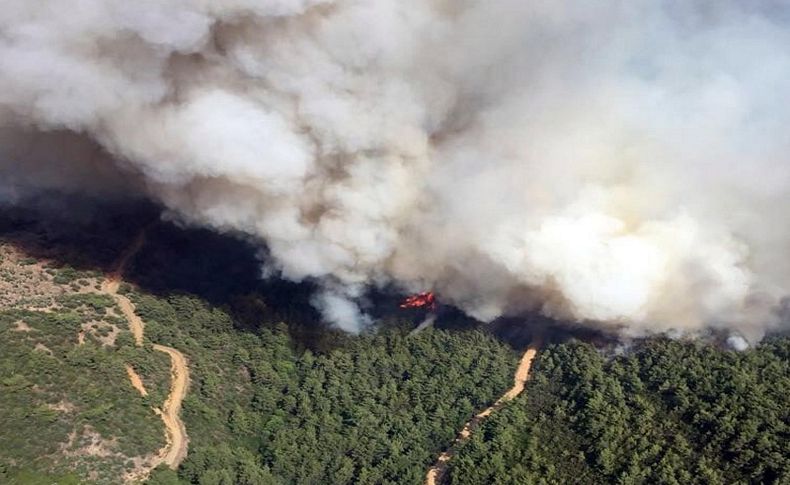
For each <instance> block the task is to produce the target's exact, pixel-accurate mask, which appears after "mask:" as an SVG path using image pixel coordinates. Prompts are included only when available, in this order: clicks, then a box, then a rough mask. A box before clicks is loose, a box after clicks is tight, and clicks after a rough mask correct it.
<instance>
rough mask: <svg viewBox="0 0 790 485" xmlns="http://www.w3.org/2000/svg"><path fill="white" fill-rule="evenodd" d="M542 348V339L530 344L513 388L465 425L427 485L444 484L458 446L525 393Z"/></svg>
mask: <svg viewBox="0 0 790 485" xmlns="http://www.w3.org/2000/svg"><path fill="white" fill-rule="evenodd" d="M540 346H541V340H540V339H535V340H534V341H532V342H530V344H529V347H527V350H526V351H524V354H523V355H522V356H521V360H520V361H519V363H518V367H517V368H516V373H515V375H514V376H513V387H511V388H510V389H508V390H507V392H506V393H504V394H503V395H502V396H501V397H500V398H499V399H497V401H496V402H495V403H494V404H493V405H492V406H490V407H488V408H486V409H484V410H483V411H481V412H480V413H478V414H476V415H475V416H474V417H473V418H472V419H470V420H469V421H467V422H466V423H465V424H464V427H463V428H461V431H460V432H459V433H458V436H457V437H456V438H455V441H453V443H452V444H451V445H450V447H449V448H447V449H446V450H445V451H443V452H442V454H441V455H439V458H438V459H437V460H436V463H435V464H434V465H433V466H432V467H431V468H430V469H429V470H428V474H427V475H426V476H425V485H438V484H440V483H442V480H443V479H444V474H445V473H446V472H447V466H448V464H449V461H450V459H451V458H452V457H453V455H455V452H456V450H457V447H458V445H460V444H461V443H463V442H465V441H466V440H468V439H469V437H470V436H472V433H473V432H474V431H475V429H477V427H478V425H480V422H481V421H483V420H484V419H485V418H486V417H487V416H488V415H489V414H491V413H493V412H495V411H496V410H498V409H499V408H501V407H502V406H504V405H505V403H506V402H508V401H510V400H511V399H513V398H515V397H516V396H518V395H519V394H521V393H522V392H523V391H524V385H525V384H526V382H527V379H529V370H530V368H531V367H532V361H533V360H534V359H535V355H537V353H538V349H539V348H540Z"/></svg>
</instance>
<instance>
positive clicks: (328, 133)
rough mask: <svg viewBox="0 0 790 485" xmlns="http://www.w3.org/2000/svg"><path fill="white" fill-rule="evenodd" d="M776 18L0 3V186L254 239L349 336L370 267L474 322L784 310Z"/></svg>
mask: <svg viewBox="0 0 790 485" xmlns="http://www.w3.org/2000/svg"><path fill="white" fill-rule="evenodd" d="M601 11H605V12H608V14H607V15H601V14H600V12H601ZM788 18H790V14H788V9H787V7H786V5H784V4H783V3H782V2H776V1H771V2H762V3H760V4H759V5H758V4H747V3H744V2H740V1H736V0H726V1H720V2H710V1H705V0H699V1H696V0H695V1H692V2H675V1H670V2H657V3H656V2H647V1H637V2H625V3H624V2H619V1H606V2H604V3H601V4H596V5H595V6H592V5H579V4H576V3H573V2H551V3H546V2H522V1H517V0H495V1H486V2H481V1H467V2H447V1H444V0H429V1H425V0H407V1H404V0H382V1H376V2H355V1H353V2H352V1H345V0H337V1H331V0H329V1H328V0H283V1H276V2H274V1H260V2H253V1H247V0H238V1H233V2H222V1H212V0H204V1H200V2H184V1H181V0H166V1H160V2H153V3H152V2H142V3H140V2H132V3H130V2H125V1H120V0H85V1H81V2H79V3H78V6H76V7H75V6H74V5H72V4H71V3H64V2H58V1H54V0H37V1H28V2H21V1H14V2H11V5H9V8H5V9H3V12H2V13H0V31H2V36H0V201H2V202H3V203H5V204H14V203H20V202H21V201H24V200H26V198H28V197H31V196H34V195H36V194H37V195H38V196H41V194H47V193H50V192H52V191H57V192H61V193H75V192H77V193H82V194H89V195H90V196H91V197H98V198H103V199H106V200H109V199H114V198H121V199H124V198H126V199H129V198H131V199H134V198H143V199H149V200H152V201H154V202H155V203H157V204H161V205H162V206H164V207H165V208H166V209H167V214H166V218H167V219H169V220H174V221H178V222H179V223H181V224H187V225H193V226H198V227H206V228H211V229H213V230H216V231H219V232H230V233H233V234H240V235H243V237H245V238H248V239H249V240H251V241H254V242H255V243H256V244H258V245H259V247H261V248H265V251H266V258H264V259H265V260H264V262H262V263H261V266H262V273H263V274H264V275H265V276H279V277H282V278H285V279H287V280H290V281H295V282H299V281H309V282H311V283H315V285H316V286H317V288H318V290H317V293H316V294H315V296H314V297H313V298H312V304H313V305H314V306H315V307H316V308H317V309H318V310H319V311H320V312H321V313H322V315H323V318H324V319H325V320H327V321H329V322H331V323H333V324H334V325H336V326H337V327H339V328H342V329H344V330H347V331H350V332H359V331H361V330H363V329H364V328H366V327H368V326H370V325H372V324H373V323H374V321H373V318H371V316H370V315H369V314H368V312H366V311H365V310H364V308H365V301H366V296H367V294H368V292H369V291H370V290H371V289H374V290H375V289H377V288H383V287H393V286H394V287H397V288H399V289H400V290H401V291H403V292H404V293H409V292H414V291H419V290H420V289H421V288H431V289H432V290H433V291H436V292H437V294H440V295H441V296H442V300H443V302H445V303H447V304H448V305H454V306H456V307H458V308H460V309H462V310H463V311H464V312H465V313H467V314H468V315H470V316H471V317H473V318H476V319H478V320H480V321H483V322H490V321H493V320H495V319H497V318H499V317H503V316H504V317H509V316H518V315H524V314H529V313H533V312H538V313H540V314H542V315H545V316H548V317H552V318H557V319H561V320H566V321H572V322H576V323H577V324H580V325H586V326H588V327H590V328H605V329H609V330H611V331H616V332H620V333H621V334H622V335H627V336H640V335H646V334H651V333H664V332H670V333H675V334H678V335H696V334H700V333H705V332H707V331H709V330H710V329H714V330H716V331H721V332H725V333H729V334H731V335H732V336H733V338H735V339H740V340H739V341H744V342H746V341H748V342H752V343H754V342H757V341H759V340H760V339H761V338H762V337H763V336H764V335H765V334H766V333H768V332H772V331H781V330H783V329H786V328H787V318H786V314H787V312H786V310H784V306H785V301H786V297H787V295H788V293H790V262H788V260H787V258H785V257H784V256H785V249H786V247H787V245H788V243H790V229H788V228H786V227H785V225H784V224H782V223H780V222H779V221H783V220H785V219H786V216H787V208H788V207H790V164H788V163H787V153H788V146H787V145H788V143H787V137H786V135H785V132H786V125H787V121H788V116H789V115H788V111H787V110H786V109H785V108H784V106H786V105H787V104H788V103H787V101H788V100H787V98H788V96H790V76H788V75H787V74H788V72H790V55H788V53H787V49H786V48H785V46H786V45H787V41H788V37H790V34H788V29H787V24H788V22H789V21H788ZM44 197H46V195H44ZM61 210H68V208H61ZM433 304H434V303H433V302H429V303H428V305H433Z"/></svg>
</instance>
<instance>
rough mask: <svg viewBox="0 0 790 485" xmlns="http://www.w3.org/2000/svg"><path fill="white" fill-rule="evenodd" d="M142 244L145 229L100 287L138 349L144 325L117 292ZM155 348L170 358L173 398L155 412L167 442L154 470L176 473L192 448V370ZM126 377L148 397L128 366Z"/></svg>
mask: <svg viewBox="0 0 790 485" xmlns="http://www.w3.org/2000/svg"><path fill="white" fill-rule="evenodd" d="M143 244H145V229H143V230H142V231H140V234H139V235H138V236H137V237H136V238H135V240H134V241H133V242H132V244H131V245H129V247H128V248H126V250H125V251H124V252H123V254H121V257H120V258H119V259H118V263H117V264H116V266H115V269H114V270H113V271H112V272H111V273H110V274H109V275H108V277H107V279H106V280H105V281H104V282H103V283H102V285H101V291H102V292H103V293H105V294H107V295H109V296H111V297H112V298H113V299H114V300H115V302H116V303H117V304H118V306H119V307H120V309H121V312H122V313H123V315H124V317H126V321H127V322H129V329H130V330H131V332H132V334H133V335H134V341H135V344H136V345H137V346H138V347H141V346H142V345H143V337H144V332H145V322H143V320H142V319H141V318H140V317H139V316H138V315H137V314H136V313H135V311H134V304H133V303H132V302H131V300H129V298H127V297H126V296H124V295H120V294H118V289H119V288H120V286H121V279H122V277H123V273H124V271H125V270H126V266H127V264H128V263H129V261H131V259H132V258H133V257H134V255H135V254H136V253H137V251H139V250H140V248H142V247H143ZM153 348H154V350H157V351H159V352H164V353H166V354H167V355H169V356H170V379H171V380H170V394H169V395H168V396H167V399H166V400H165V402H164V404H163V405H162V409H158V408H154V412H155V413H156V414H157V415H159V416H160V417H161V418H162V422H163V423H164V424H165V436H166V437H167V442H166V444H165V446H164V447H162V449H160V450H159V452H158V453H157V457H156V459H155V460H154V461H153V463H152V466H151V469H153V468H156V467H157V466H158V465H159V464H160V463H165V464H166V465H167V466H169V467H170V468H172V469H174V470H175V469H176V468H178V465H180V464H181V462H182V461H183V460H184V458H185V457H186V456H187V445H188V444H189V437H188V436H187V432H186V427H185V426H184V422H183V421H181V417H180V413H181V403H182V401H183V400H184V396H186V393H187V388H188V387H189V367H188V366H187V359H186V357H184V354H182V353H181V352H179V351H178V350H176V349H174V348H172V347H166V346H164V345H159V344H154V346H153ZM127 373H128V374H129V378H130V381H131V383H132V386H134V388H135V389H137V390H138V391H139V392H140V393H141V394H142V395H144V396H145V395H146V394H147V393H146V391H145V388H144V387H143V383H142V380H141V379H140V377H139V376H138V375H137V373H135V372H134V369H132V368H131V367H130V366H127ZM135 377H136V379H135Z"/></svg>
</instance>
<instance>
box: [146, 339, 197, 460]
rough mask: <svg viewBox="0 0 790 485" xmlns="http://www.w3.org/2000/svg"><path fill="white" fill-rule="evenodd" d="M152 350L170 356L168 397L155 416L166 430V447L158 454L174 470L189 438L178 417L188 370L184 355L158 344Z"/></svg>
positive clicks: (186, 383) (182, 455) (184, 452)
mask: <svg viewBox="0 0 790 485" xmlns="http://www.w3.org/2000/svg"><path fill="white" fill-rule="evenodd" d="M154 349H155V350H158V351H160V352H165V353H167V354H168V355H170V362H171V367H170V375H171V379H172V380H171V382H170V395H169V396H167V400H165V403H164V405H163V406H162V410H161V411H160V410H157V414H159V415H160V416H161V417H162V421H164V423H165V427H166V428H167V446H165V447H164V448H163V449H162V451H163V452H164V453H162V452H160V456H161V457H162V461H164V462H165V464H166V465H167V466H169V467H170V468H172V469H174V470H175V469H176V468H178V465H180V464H181V462H182V461H183V460H184V458H186V456H187V444H188V441H189V438H188V437H187V431H186V428H185V427H184V422H183V421H181V417H180V416H179V415H180V413H181V402H182V401H183V400H184V396H185V395H186V393H187V386H188V385H189V368H188V367H187V359H186V358H185V357H184V354H182V353H181V352H179V351H178V350H176V349H174V348H172V347H165V346H164V345H158V344H154Z"/></svg>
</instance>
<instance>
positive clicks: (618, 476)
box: [449, 338, 790, 485]
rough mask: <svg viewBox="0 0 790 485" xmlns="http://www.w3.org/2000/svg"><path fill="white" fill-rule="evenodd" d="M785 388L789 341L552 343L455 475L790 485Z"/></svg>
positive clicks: (471, 480)
mask: <svg viewBox="0 0 790 485" xmlns="http://www.w3.org/2000/svg"><path fill="white" fill-rule="evenodd" d="M788 393H790V339H787V338H775V339H770V340H768V341H766V342H764V343H763V344H762V345H760V346H759V347H757V348H754V349H750V350H747V351H745V352H742V353H736V352H733V351H730V350H722V349H718V348H716V347H713V346H711V345H706V344H701V343H699V342H696V343H695V342H681V341H672V340H665V339H660V338H658V339H650V340H646V341H643V342H641V343H639V344H638V345H637V346H636V348H634V349H632V350H631V351H630V352H629V353H628V354H627V355H622V356H617V357H612V358H607V357H604V356H602V355H601V354H600V353H599V352H597V351H596V349H595V348H593V347H592V346H590V345H587V344H581V343H572V344H565V345H559V346H553V347H551V348H548V349H546V350H545V351H543V352H542V353H541V355H540V357H539V358H538V361H537V363H536V365H535V370H534V371H533V377H532V379H531V381H530V382H529V383H528V384H527V389H526V391H525V393H524V394H523V396H522V397H519V398H518V399H516V400H515V401H513V402H512V403H511V404H510V405H509V406H507V407H506V408H505V409H503V410H502V412H500V413H497V414H495V415H493V416H492V417H491V418H490V419H489V420H487V421H486V422H485V423H484V424H483V426H482V429H481V430H480V431H479V432H478V433H476V434H475V435H474V436H473V438H472V440H471V441H470V442H468V444H467V445H466V446H464V447H463V448H462V449H461V450H459V453H458V455H457V456H456V457H455V459H454V460H453V462H452V463H451V469H450V473H449V475H450V480H449V482H450V483H453V484H479V483H502V484H506V483H508V484H523V483H556V484H570V483H577V484H588V483H622V484H648V483H667V484H684V485H685V484H748V483H766V484H768V483H776V484H779V483H790V407H789V406H788V400H787V396H788Z"/></svg>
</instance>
